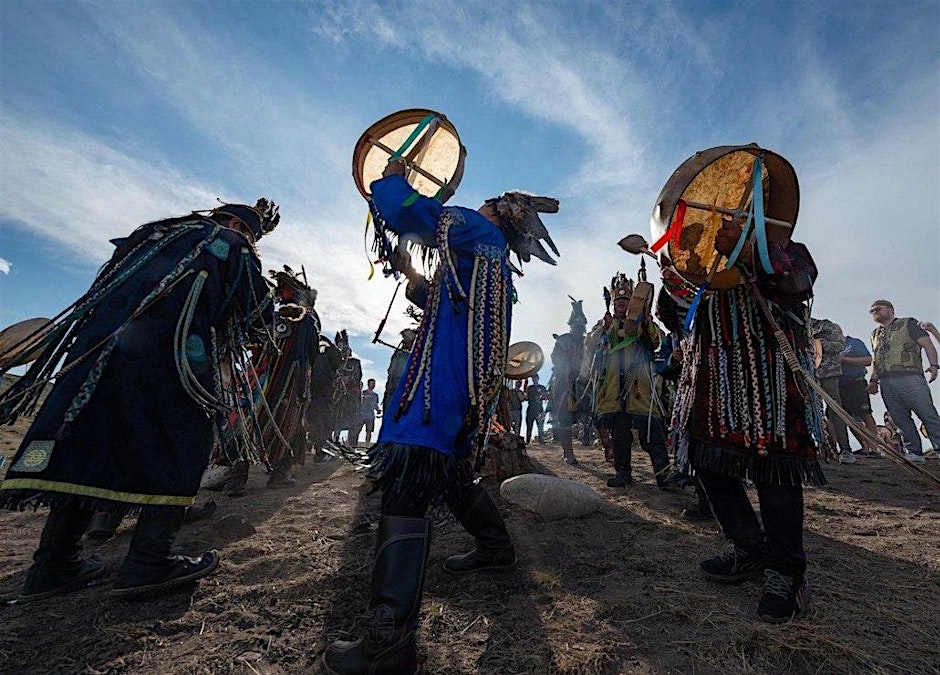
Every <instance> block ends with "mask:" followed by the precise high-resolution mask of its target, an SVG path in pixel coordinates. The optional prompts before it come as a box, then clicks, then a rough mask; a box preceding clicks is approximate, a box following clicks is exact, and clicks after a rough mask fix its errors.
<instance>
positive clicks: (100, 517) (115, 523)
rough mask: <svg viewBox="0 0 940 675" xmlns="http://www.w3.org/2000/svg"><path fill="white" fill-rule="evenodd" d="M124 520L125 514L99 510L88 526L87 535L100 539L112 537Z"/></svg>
mask: <svg viewBox="0 0 940 675" xmlns="http://www.w3.org/2000/svg"><path fill="white" fill-rule="evenodd" d="M122 520H124V516H123V515H121V514H120V513H111V512H109V511H98V512H97V513H96V514H95V517H94V518H92V519H91V525H89V526H88V531H87V532H85V536H86V537H88V538H89V539H97V540H98V541H105V540H107V539H110V538H111V537H113V536H114V533H115V532H117V529H118V527H119V526H120V525H121V521H122Z"/></svg>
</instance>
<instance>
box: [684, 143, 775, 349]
mask: <svg viewBox="0 0 940 675" xmlns="http://www.w3.org/2000/svg"><path fill="white" fill-rule="evenodd" d="M763 170H764V154H763V153H761V154H759V155H757V156H756V157H755V158H754V166H753V168H752V169H751V181H752V183H751V185H752V188H751V194H752V195H753V199H752V200H751V206H750V208H748V211H747V221H746V222H745V223H744V227H743V228H741V236H740V238H738V243H737V244H735V247H734V250H732V251H731V255H729V256H728V262H727V263H726V264H725V269H729V270H730V269H731V268H732V267H734V265H735V263H737V261H738V258H740V257H741V251H743V250H744V244H746V243H747V240H748V239H750V236H751V230H752V229H753V230H754V238H755V239H756V241H757V256H758V259H759V260H760V264H761V267H762V268H763V269H764V271H765V272H766V273H767V274H773V271H774V268H773V265H772V264H771V262H770V250H769V248H768V246H767V220H766V217H765V215H764V186H763V182H762V180H761V177H762V174H763ZM712 276H713V275H712V274H709V276H708V278H707V279H706V280H705V281H703V282H702V285H701V286H699V287H698V292H696V294H695V298H693V299H692V304H691V305H689V311H688V314H686V317H685V329H686V330H687V331H690V330H692V326H693V325H694V323H695V314H696V312H697V311H698V306H699V305H700V304H701V302H702V297H703V296H704V295H705V293H706V292H707V291H708V289H709V288H710V287H711V284H712V280H711V277H712Z"/></svg>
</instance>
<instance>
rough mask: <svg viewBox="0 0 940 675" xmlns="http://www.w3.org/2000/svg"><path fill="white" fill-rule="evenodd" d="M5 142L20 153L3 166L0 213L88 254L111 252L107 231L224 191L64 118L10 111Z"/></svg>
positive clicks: (118, 231)
mask: <svg viewBox="0 0 940 675" xmlns="http://www.w3.org/2000/svg"><path fill="white" fill-rule="evenodd" d="M0 146H2V147H3V151H4V153H5V155H6V156H7V157H11V158H16V161H15V162H12V161H10V162H5V163H4V164H3V166H2V167H0V218H3V219H9V220H11V221H16V222H19V223H22V224H24V225H25V226H27V227H28V228H29V229H30V230H32V231H33V232H35V233H37V234H38V235H41V236H43V237H46V238H48V239H50V240H52V241H57V242H59V243H61V244H63V245H64V246H65V247H67V249H68V250H71V251H72V252H73V253H74V255H75V257H76V258H84V259H85V260H87V261H89V262H96V263H100V262H103V261H104V260H105V259H106V258H107V257H108V256H109V255H110V253H111V250H112V247H111V245H110V244H109V243H108V239H110V238H112V237H117V236H122V235H125V234H127V233H128V232H130V231H131V230H132V229H133V228H135V227H136V226H137V225H140V224H142V223H146V222H149V221H152V220H157V219H159V218H164V217H168V216H170V215H181V214H185V213H188V212H189V211H191V210H192V209H194V208H202V207H205V206H209V205H211V204H212V203H213V202H214V201H215V195H217V194H220V192H219V190H218V189H210V188H208V187H207V186H203V185H199V184H198V183H194V181H193V180H192V178H191V177H189V176H185V175H182V174H180V173H178V172H176V171H174V170H173V169H172V168H171V167H168V166H153V165H150V164H147V163H145V162H141V161H139V160H136V159H134V158H133V157H131V156H129V155H127V154H125V153H123V152H121V151H120V150H117V149H115V148H113V147H110V146H108V145H106V144H104V143H103V142H101V141H99V140H96V139H94V138H92V137H91V136H88V135H86V134H83V133H81V132H79V131H77V130H76V129H74V128H70V127H66V126H59V125H53V124H48V123H42V122H37V121H31V120H25V119H19V118H15V117H13V116H11V115H4V116H2V117H0ZM14 165H15V170H13V166H14Z"/></svg>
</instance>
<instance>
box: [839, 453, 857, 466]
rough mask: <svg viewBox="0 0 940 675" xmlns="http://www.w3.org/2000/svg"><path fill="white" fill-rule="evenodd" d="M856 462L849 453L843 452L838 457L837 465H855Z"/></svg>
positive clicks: (853, 456)
mask: <svg viewBox="0 0 940 675" xmlns="http://www.w3.org/2000/svg"><path fill="white" fill-rule="evenodd" d="M857 461H858V460H857V459H855V455H853V454H852V453H851V452H843V453H842V454H841V455H839V464H855V462H857Z"/></svg>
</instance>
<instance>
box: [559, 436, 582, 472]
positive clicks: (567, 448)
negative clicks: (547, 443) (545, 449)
mask: <svg viewBox="0 0 940 675" xmlns="http://www.w3.org/2000/svg"><path fill="white" fill-rule="evenodd" d="M573 440H574V434H573V433H572V431H571V427H562V428H561V429H559V430H558V443H559V445H561V452H562V457H563V458H564V460H565V464H571V465H575V464H577V463H578V460H577V459H575V456H574V446H573V444H572V441H573Z"/></svg>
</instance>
